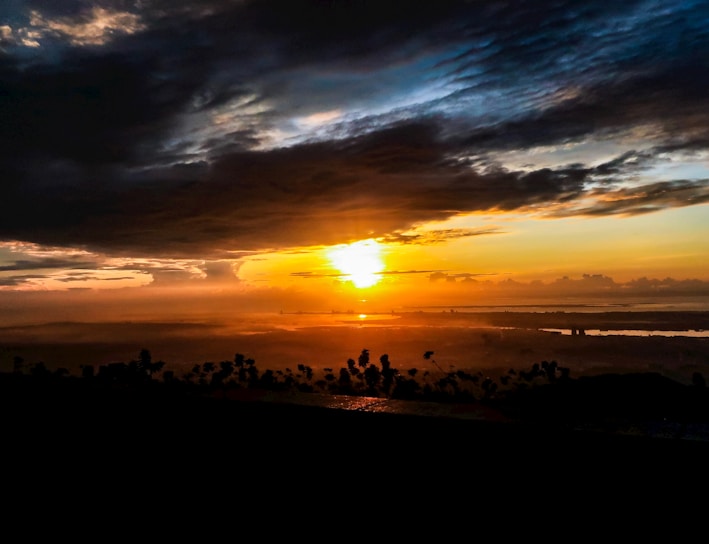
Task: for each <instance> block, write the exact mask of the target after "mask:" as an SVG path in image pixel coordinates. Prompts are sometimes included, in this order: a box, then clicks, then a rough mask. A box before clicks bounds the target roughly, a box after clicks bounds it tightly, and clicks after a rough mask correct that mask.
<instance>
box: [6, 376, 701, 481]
mask: <svg viewBox="0 0 709 544" xmlns="http://www.w3.org/2000/svg"><path fill="white" fill-rule="evenodd" d="M306 395H307V394H306ZM254 398H255V397H254V395H250V396H249V397H242V398H241V400H239V399H238V398H236V399H234V398H232V399H229V398H220V397H219V395H213V394H212V395H203V394H192V393H190V394H186V393H185V392H184V391H182V392H179V393H178V392H176V391H174V390H170V389H169V388H166V387H164V384H158V383H151V384H144V385H141V386H134V387H127V386H124V385H120V386H116V385H107V384H101V383H99V382H97V381H87V380H80V379H73V378H62V379H47V380H38V379H35V378H32V377H30V376H16V375H11V374H3V375H2V376H1V379H0V409H1V410H2V413H3V426H2V442H3V444H4V446H3V448H2V450H3V451H2V456H3V466H4V467H5V471H6V481H7V475H9V476H10V477H11V478H20V479H22V480H23V481H24V480H27V481H33V482H34V483H33V485H37V481H34V480H33V478H39V479H40V485H41V482H43V481H45V480H44V478H56V477H60V478H62V479H63V480H65V483H66V481H74V479H76V480H77V481H78V480H79V479H81V478H86V479H89V480H91V481H94V482H96V481H101V482H104V483H106V482H109V483H110V485H120V483H121V482H122V481H123V478H124V477H126V476H129V477H135V476H136V475H137V474H141V475H143V476H147V475H149V476H150V478H151V481H152V480H153V479H154V478H159V479H169V480H171V481H173V483H174V482H176V481H180V482H182V484H181V485H188V486H189V485H194V484H196V483H198V482H201V483H202V484H209V485H217V482H227V481H232V480H233V479H238V480H240V481H242V483H243V481H245V480H248V481H253V480H254V479H255V480H258V481H263V482H264V485H266V483H267V482H268V483H269V485H273V483H274V482H276V481H278V482H281V483H283V482H284V481H293V478H296V479H300V480H301V483H302V481H308V482H310V484H313V483H314V482H320V483H321V484H322V483H324V482H330V483H332V484H333V485H343V483H344V482H350V483H356V482H359V484H358V485H367V486H373V487H375V488H380V487H381V486H384V487H386V486H389V485H393V484H394V483H395V482H397V481H398V485H402V484H403V483H404V482H408V483H409V484H411V483H412V482H414V481H419V482H421V480H420V479H421V478H423V479H424V481H429V483H430V478H432V477H435V478H437V479H440V482H439V484H440V485H443V486H444V487H446V486H447V487H448V488H451V487H454V486H458V485H464V484H465V485H467V484H472V483H475V485H480V484H482V483H483V482H488V483H490V482H492V481H495V482H497V483H502V482H506V483H507V484H509V485H518V484H520V482H523V481H525V480H528V479H530V478H531V479H535V480H539V481H541V480H544V481H545V482H546V483H547V484H549V483H551V482H552V481H556V482H566V484H569V485H570V482H571V481H575V482H579V481H580V480H579V479H581V480H585V481H586V482H587V483H590V482H593V481H594V480H595V478H596V476H598V475H602V477H603V478H610V476H609V474H614V475H615V476H614V477H616V476H622V477H623V478H632V477H636V478H641V479H645V478H657V477H662V478H671V479H675V478H679V480H680V481H687V480H686V479H687V478H698V477H701V475H702V474H703V473H704V471H705V467H706V466H707V463H709V456H708V455H709V434H707V433H705V432H704V431H705V430H706V429H708V428H709V392H708V391H707V390H706V388H702V387H693V386H683V385H680V384H678V383H675V382H672V381H671V380H667V379H666V378H663V377H661V376H658V375H652V374H638V375H626V376H620V375H619V376H611V375H608V376H602V377H596V378H593V379H589V380H576V381H574V382H573V384H571V385H570V386H569V387H567V388H559V387H555V388H548V389H547V388H537V389H535V390H532V391H529V392H528V393H527V394H526V395H523V396H519V397H517V398H516V399H515V400H508V401H506V403H503V404H498V405H494V404H490V405H488V406H486V407H485V408H486V410H488V411H487V412H486V413H488V414H493V415H494V416H495V417H484V416H483V417H479V418H465V417H457V416H456V413H464V412H465V410H462V409H461V410H456V409H455V407H451V409H450V410H449V411H448V415H447V416H436V417H434V416H431V415H422V411H421V410H419V411H417V410H416V409H415V408H416V404H415V403H412V404H411V407H412V409H411V410H405V409H400V410H398V411H397V412H396V413H393V412H392V413H386V412H385V411H378V412H369V411H366V410H345V409H337V408H323V407H321V406H318V405H317V404H316V403H312V402H311V403H298V402H273V401H271V402H265V401H263V400H254ZM249 399H251V400H249ZM397 402H402V401H397ZM633 429H635V430H636V432H633ZM652 429H654V432H652ZM592 475H593V476H592ZM284 479H285V480H284ZM417 479H418V480H417ZM614 481H616V482H617V481H619V480H614ZM232 483H233V481H232ZM577 491H579V492H580V489H577Z"/></svg>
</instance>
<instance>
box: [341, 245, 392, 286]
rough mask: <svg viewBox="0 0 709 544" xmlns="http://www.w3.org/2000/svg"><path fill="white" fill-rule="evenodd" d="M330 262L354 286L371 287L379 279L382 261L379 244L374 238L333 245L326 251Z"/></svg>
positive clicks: (382, 265)
mask: <svg viewBox="0 0 709 544" xmlns="http://www.w3.org/2000/svg"><path fill="white" fill-rule="evenodd" d="M327 256H328V259H330V262H331V263H332V264H333V266H335V268H337V269H338V270H339V271H340V272H342V274H343V275H344V277H345V278H346V279H347V280H349V281H351V282H352V283H353V284H354V286H355V287H358V288H364V287H371V286H372V285H374V284H376V283H377V282H378V281H379V280H380V279H381V272H382V270H384V263H383V262H382V259H381V245H380V244H379V243H378V242H376V241H375V240H360V241H359V242H354V243H352V244H344V245H339V246H335V247H333V248H332V249H331V250H329V251H328V253H327Z"/></svg>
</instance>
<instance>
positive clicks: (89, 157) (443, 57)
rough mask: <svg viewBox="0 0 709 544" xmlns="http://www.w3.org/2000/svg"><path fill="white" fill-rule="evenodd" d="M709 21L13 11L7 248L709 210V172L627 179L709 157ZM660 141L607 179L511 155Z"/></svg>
mask: <svg viewBox="0 0 709 544" xmlns="http://www.w3.org/2000/svg"><path fill="white" fill-rule="evenodd" d="M99 8H100V9H99ZM102 18H103V19H102ZM107 21H108V22H107ZM98 22H102V24H103V26H101V25H100V24H98ZM708 22H709V6H707V4H706V2H700V1H696V2H692V1H684V2H676V3H671V4H668V3H664V2H651V1H638V2H631V1H628V2H622V3H621V2H616V3H610V4H609V3H608V2H606V1H600V0H598V1H584V2H581V1H571V0H568V1H557V2H545V1H540V2H521V1H508V2H467V1H441V2H426V3H423V2H421V3H419V2H415V3H412V2H394V1H377V2H367V1H358V2H355V1H340V2H316V1H310V2H305V1H297V0H289V1H276V0H264V1H233V2H227V1H218V0H212V1H200V2H191V3H188V4H181V5H178V6H175V5H174V3H173V2H167V1H163V0H153V1H143V2H131V1H127V0H126V1H118V0H115V1H109V0H106V1H103V2H85V1H78V0H77V1H72V2H59V3H56V2H46V1H39V0H32V1H29V0H28V1H26V2H12V3H10V4H7V5H6V6H5V7H0V38H1V39H2V44H0V47H1V48H2V49H0V117H1V118H2V120H3V122H2V123H0V180H1V185H0V200H1V201H2V202H3V203H4V204H5V206H4V207H3V213H2V214H0V238H1V239H5V240H22V241H29V242H35V243H42V244H52V245H59V246H71V247H84V248H88V249H92V250H95V251H101V252H105V253H107V254H116V255H126V256H131V255H134V256H140V255H144V256H165V257H169V256H184V257H188V256H199V257H211V258H218V257H226V256H228V255H229V254H228V253H227V251H233V250H263V249H268V248H287V247H296V246H300V245H309V244H315V245H320V244H329V243H338V242H343V241H348V240H354V239H357V238H363V237H369V236H389V237H397V236H400V235H401V234H400V233H401V232H404V231H405V230H406V229H408V228H409V227H411V226H412V225H415V224H419V223H421V222H424V221H427V220H440V219H445V218H446V217H448V216H450V215H452V214H456V213H464V212H470V211H488V210H502V211H515V210H525V209H528V208H529V207H536V208H542V207H544V206H545V205H548V204H554V205H558V204H560V203H561V204H564V205H565V208H564V209H565V210H566V212H556V213H560V214H562V213H570V212H568V211H569V210H571V212H573V213H575V212H578V213H589V214H613V213H624V214H626V213H631V214H632V213H640V212H643V211H650V210H657V209H662V208H665V207H673V206H686V205H692V204H697V203H702V202H706V193H707V189H706V185H707V182H706V180H681V179H679V180H670V181H663V182H661V183H656V184H655V185H650V186H647V187H645V188H632V189H629V188H627V187H623V186H622V183H623V182H625V181H627V180H628V179H629V178H630V177H632V176H637V175H638V174H639V173H640V172H641V171H642V169H643V168H645V167H647V166H649V165H652V164H654V162H655V161H657V160H660V157H661V154H662V153H669V152H672V153H681V152H690V151H704V150H706V149H707V142H709V130H708V129H707V127H709V113H707V112H709V98H708V95H707V93H706V92H705V89H706V88H708V87H709V79H708V78H709V75H708V74H709V64H708V63H709V61H707V59H709V38H708V35H707V32H709V30H708V29H709V24H707V23H708ZM23 40H24V41H23ZM35 43H36V45H35ZM323 112H334V113H332V116H333V119H335V120H334V121H332V122H329V123H324V124H318V123H320V121H318V120H317V119H320V118H317V117H314V118H313V119H315V121H312V120H311V118H310V117H309V116H312V115H313V114H321V113H323ZM303 120H305V121H303ZM311 122H312V123H315V125H308V123H311ZM313 127H315V128H313ZM640 131H642V133H643V135H644V138H645V139H646V140H647V142H649V144H648V145H647V147H646V148H645V149H640V148H636V149H635V150H634V151H629V150H627V149H619V151H618V154H617V157H616V158H615V159H613V160H611V161H606V162H605V163H603V164H600V165H598V164H591V163H590V161H589V164H585V163H578V162H577V163H574V164H562V163H559V164H557V165H555V166H553V167H545V168H532V169H529V170H524V171H522V170H520V171H514V170H511V169H509V168H508V167H505V166H504V165H502V164H500V162H499V159H498V154H499V153H500V152H504V151H515V150H525V149H531V148H534V147H535V146H559V145H562V144H567V143H570V142H580V141H584V140H588V139H590V140H598V141H602V140H604V139H605V138H608V137H610V136H617V137H621V136H625V137H628V135H629V134H633V133H637V132H640ZM278 134H282V135H283V136H282V137H279V136H278ZM279 138H280V139H279ZM586 197H591V198H598V200H597V202H596V204H595V205H594V204H591V205H588V204H584V205H583V206H582V205H581V204H578V205H577V204H576V202H577V200H579V199H582V198H586ZM600 197H603V198H600ZM467 235H470V234H467ZM212 272H213V273H216V269H213V271H212Z"/></svg>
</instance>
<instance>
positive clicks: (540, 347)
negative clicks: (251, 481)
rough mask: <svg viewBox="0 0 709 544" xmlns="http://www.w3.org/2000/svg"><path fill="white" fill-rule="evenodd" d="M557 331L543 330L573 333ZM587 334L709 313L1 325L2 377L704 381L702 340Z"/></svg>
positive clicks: (706, 358)
mask: <svg viewBox="0 0 709 544" xmlns="http://www.w3.org/2000/svg"><path fill="white" fill-rule="evenodd" d="M572 327H573V329H574V330H578V332H579V334H576V335H571V334H558V333H553V332H548V331H546V330H543V329H571V328H572ZM586 329H611V330H619V329H639V330H645V331H653V330H657V331H661V330H674V331H678V330H680V331H681V330H690V331H701V330H709V312H706V311H705V312H697V311H695V312H684V311H682V312H677V311H674V312H673V311H659V312H657V311H642V310H636V311H627V310H626V311H622V310H621V311H603V312H599V311H588V308H586V311H575V310H567V311H546V312H545V311H536V312H535V311H521V310H520V311H494V310H486V311H467V312H466V311H462V310H453V311H452V310H432V309H429V310H427V311H420V310H419V311H410V312H397V313H391V314H382V315H377V314H373V315H366V316H365V315H359V314H349V313H342V314H340V313H330V314H328V313H293V314H288V313H283V314H280V313H273V314H235V315H234V316H233V318H232V319H231V320H230V321H228V322H227V321H222V320H217V319H213V320H209V321H207V320H203V321H199V320H192V321H189V320H183V321H174V322H169V321H162V322H83V323H82V322H54V323H43V324H35V325H25V326H5V327H3V328H0V346H1V347H0V370H3V371H9V370H10V369H11V366H12V361H13V359H14V358H15V357H16V356H20V357H22V358H23V359H24V360H25V362H26V363H27V364H30V365H31V364H34V363H37V362H39V361H42V362H44V363H45V364H46V365H47V367H48V368H51V369H54V368H59V367H63V368H67V369H68V370H69V371H70V372H72V373H74V374H78V373H79V370H80V367H81V366H82V365H92V366H98V365H103V364H108V363H111V362H119V361H123V362H128V361H130V360H133V359H135V358H136V357H137V355H138V352H139V351H140V350H141V349H149V350H150V351H151V353H152V355H153V358H154V359H155V360H161V361H164V362H165V363H166V368H170V369H174V370H176V373H177V374H178V375H180V374H181V373H183V372H187V371H189V369H190V368H191V367H192V366H193V365H194V364H197V363H204V362H210V361H211V362H215V363H219V362H220V361H225V360H233V358H234V355H235V353H241V354H243V355H245V356H246V357H249V358H252V359H254V360H255V361H256V363H257V365H258V366H259V367H260V368H263V369H273V370H286V369H289V368H290V369H295V368H296V366H297V365H298V364H305V365H308V366H311V367H313V368H314V369H316V370H317V371H322V370H323V369H325V368H335V369H337V368H340V367H344V366H345V364H346V361H347V360H348V359H349V358H354V359H356V358H357V355H358V354H359V353H360V352H361V350H363V349H367V350H369V352H370V353H371V355H372V357H373V359H374V360H378V358H379V357H380V356H381V355H383V354H387V355H388V356H389V359H390V361H391V363H392V367H393V368H396V369H399V370H402V371H403V370H407V369H410V368H418V369H421V370H430V371H435V370H436V367H434V366H433V365H432V364H431V362H430V361H426V360H424V359H423V354H424V353H425V352H426V351H433V352H434V353H435V357H434V358H435V361H436V363H437V365H439V366H440V367H441V368H443V369H444V370H449V369H465V370H472V371H475V372H483V373H487V374H502V373H504V372H506V371H507V370H509V369H510V368H513V369H521V368H527V367H529V366H530V365H532V364H534V363H540V362H542V361H556V362H558V364H559V365H562V366H565V367H568V368H569V369H570V370H571V375H572V376H581V375H589V374H599V373H604V372H621V373H623V372H638V371H639V372H648V371H652V372H659V373H662V374H664V375H666V376H668V377H671V378H673V379H677V380H679V381H681V382H684V383H690V382H691V377H692V374H693V373H694V372H700V373H703V374H707V373H709V337H707V336H705V337H687V336H676V337H666V336H660V335H652V334H650V335H649V336H637V337H636V336H592V335H589V334H584V332H585V330H586Z"/></svg>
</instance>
